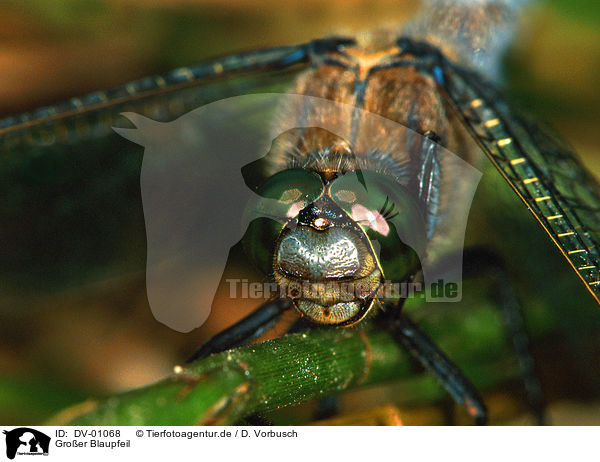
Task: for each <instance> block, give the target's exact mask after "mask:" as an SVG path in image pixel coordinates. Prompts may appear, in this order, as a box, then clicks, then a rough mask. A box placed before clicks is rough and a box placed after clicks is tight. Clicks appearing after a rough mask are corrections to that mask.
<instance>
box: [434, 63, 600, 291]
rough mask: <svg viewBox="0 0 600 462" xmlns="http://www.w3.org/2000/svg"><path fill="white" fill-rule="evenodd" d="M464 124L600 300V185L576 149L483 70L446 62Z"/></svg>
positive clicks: (450, 92) (448, 85) (449, 88)
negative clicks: (507, 95)
mask: <svg viewBox="0 0 600 462" xmlns="http://www.w3.org/2000/svg"><path fill="white" fill-rule="evenodd" d="M441 83H442V86H443V88H445V90H446V92H447V96H448V98H449V100H450V101H451V103H452V104H453V106H454V107H455V108H456V110H457V113H458V115H459V117H460V118H461V119H462V121H463V122H464V125H465V126H466V127H467V129H468V130H469V131H470V132H471V134H472V135H473V137H474V138H475V140H476V141H477V142H478V144H479V145H480V146H481V148H482V149H483V150H484V151H485V153H486V154H487V156H488V157H489V159H490V160H491V161H492V163H493V164H494V166H495V167H496V168H497V169H498V171H499V172H500V173H501V174H502V176H503V177H504V178H505V179H506V181H507V182H508V183H509V184H510V185H511V186H512V188H513V189H514V190H515V192H516V193H517V194H518V195H519V197H520V198H521V199H522V200H523V202H524V203H525V204H526V205H527V208H528V209H529V211H530V212H531V213H532V214H533V215H534V216H535V217H536V218H537V220H538V221H539V222H540V224H541V225H542V226H543V227H544V229H545V230H546V232H547V233H548V235H549V236H550V237H551V238H552V240H553V241H554V243H555V244H556V245H557V246H558V248H559V249H560V250H561V252H562V253H563V255H564V256H565V258H566V259H567V260H568V261H569V263H570V264H571V266H572V267H573V269H574V270H575V271H576V272H577V274H578V275H579V277H580V278H581V279H582V280H583V282H584V283H585V284H586V286H587V288H588V289H589V291H590V292H591V293H592V295H593V296H594V298H595V299H596V301H597V302H599V303H600V253H599V252H600V250H599V247H598V244H599V243H600V213H599V212H600V186H599V184H598V182H597V181H596V179H595V178H594V177H593V176H592V175H591V174H590V172H588V171H587V170H586V169H585V167H584V166H583V165H582V163H581V162H580V160H579V159H578V158H577V155H576V154H575V153H574V152H573V150H572V149H571V148H570V147H569V146H568V145H567V144H566V143H565V142H564V141H562V140H561V139H560V138H558V137H557V136H556V135H554V134H553V133H552V132H551V131H550V130H549V129H548V128H547V127H545V126H542V125H541V124H540V123H537V122H535V121H533V119H532V118H531V117H530V116H527V115H525V114H523V113H522V112H521V111H519V110H517V109H515V108H513V107H511V106H510V105H509V104H508V102H507V101H506V100H505V99H504V98H503V97H502V96H501V95H500V93H499V92H498V91H497V90H496V89H495V88H494V87H493V86H492V85H490V84H488V83H487V82H485V81H484V80H482V78H481V77H480V76H478V75H477V74H475V73H471V72H469V71H465V70H464V69H460V68H457V67H455V66H453V65H451V64H450V63H448V62H447V61H445V62H444V70H443V80H442V82H441Z"/></svg>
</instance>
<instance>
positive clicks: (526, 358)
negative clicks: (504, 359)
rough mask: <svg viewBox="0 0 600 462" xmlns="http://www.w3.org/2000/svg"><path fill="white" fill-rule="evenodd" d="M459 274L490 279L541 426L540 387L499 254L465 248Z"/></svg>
mask: <svg viewBox="0 0 600 462" xmlns="http://www.w3.org/2000/svg"><path fill="white" fill-rule="evenodd" d="M463 276H464V277H465V278H467V277H486V276H487V277H489V278H491V280H492V283H493V285H494V287H493V288H494V291H495V295H496V297H497V300H498V305H499V306H500V307H501V308H502V314H503V316H504V322H505V324H506V327H507V328H508V330H509V333H510V337H511V342H512V346H513V349H514V351H515V354H516V356H517V361H518V362H519V368H520V369H521V373H522V375H523V385H524V387H525V391H526V393H527V401H528V404H529V407H530V409H531V412H532V413H533V415H534V416H535V418H536V420H537V423H538V425H543V424H544V423H545V418H544V414H545V402H544V396H543V393H542V387H541V384H540V381H539V379H538V376H537V374H536V371H535V362H534V360H533V355H532V354H531V348H530V345H529V336H528V334H527V329H526V328H525V321H524V317H523V310H522V307H521V303H520V302H519V298H518V296H517V294H516V291H515V288H514V285H513V283H512V278H511V276H510V274H509V273H508V271H507V269H506V266H505V264H504V261H503V259H502V257H500V256H499V255H497V254H496V253H494V252H492V251H489V250H487V249H483V248H474V249H465V252H464V262H463Z"/></svg>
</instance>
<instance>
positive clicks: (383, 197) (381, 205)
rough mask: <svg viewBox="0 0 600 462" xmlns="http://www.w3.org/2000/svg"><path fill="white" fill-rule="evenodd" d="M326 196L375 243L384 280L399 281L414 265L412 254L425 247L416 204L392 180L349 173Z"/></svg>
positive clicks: (420, 252)
mask: <svg viewBox="0 0 600 462" xmlns="http://www.w3.org/2000/svg"><path fill="white" fill-rule="evenodd" d="M329 194H330V195H331V198H332V199H333V200H334V201H335V202H336V203H337V204H338V205H339V206H340V207H341V208H342V209H344V211H345V212H346V213H347V214H348V215H349V216H350V217H351V218H352V219H353V220H354V221H355V222H356V223H357V224H359V225H360V226H361V227H362V228H363V230H364V231H365V233H366V234H367V236H368V237H369V239H371V240H377V241H379V243H380V244H381V251H380V255H379V262H380V264H381V266H382V268H383V270H384V273H385V276H386V278H389V279H394V280H401V279H402V278H403V277H405V276H406V274H408V273H410V271H412V269H411V268H409V267H410V266H414V265H415V264H418V261H417V262H416V263H415V260H418V258H416V255H415V253H416V254H418V255H422V254H423V251H424V248H425V245H426V233H425V221H424V219H423V214H422V212H421V209H420V207H419V205H418V202H417V201H416V200H415V199H414V198H413V197H412V195H411V194H410V193H409V192H408V191H407V190H406V189H405V188H404V187H403V186H402V185H401V184H399V183H398V182H397V181H396V180H395V179H393V178H391V177H389V176H387V175H383V174H380V173H376V172H370V171H356V172H351V173H347V174H346V175H344V176H342V177H340V178H338V179H336V180H335V181H334V182H333V183H332V185H331V187H330V189H329ZM403 257H404V258H403Z"/></svg>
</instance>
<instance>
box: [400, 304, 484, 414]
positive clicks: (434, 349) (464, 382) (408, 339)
mask: <svg viewBox="0 0 600 462" xmlns="http://www.w3.org/2000/svg"><path fill="white" fill-rule="evenodd" d="M388 326H389V324H388ZM391 332H392V334H393V335H394V337H395V339H396V341H397V342H398V343H399V344H400V345H401V346H402V347H404V348H405V349H406V350H407V351H408V352H409V353H410V354H411V355H412V356H413V357H414V358H415V359H416V360H417V361H418V362H419V363H420V364H421V365H422V366H423V367H424V368H425V369H427V370H428V371H429V372H431V373H432V374H433V375H434V376H435V377H436V378H437V379H438V380H439V381H440V383H441V384H442V386H443V387H444V388H445V389H446V391H448V393H450V395H451V396H452V398H453V399H454V401H456V402H457V403H458V404H459V405H461V406H462V407H464V408H465V409H466V411H467V412H468V413H469V415H470V416H472V417H473V419H475V424H476V425H485V424H486V422H487V410H486V407H485V404H484V403H483V399H482V398H481V395H480V394H479V392H478V391H477V389H476V388H475V386H474V385H473V384H472V383H471V382H470V381H469V379H467V378H466V377H465V376H464V375H463V373H462V372H461V370H460V369H459V368H458V367H457V366H456V365H455V364H454V363H453V362H452V361H451V360H450V358H448V357H447V356H446V355H445V354H444V353H443V352H442V351H441V350H440V349H439V347H438V346H437V345H436V344H435V343H434V342H433V340H432V339H431V338H429V336H427V334H425V332H423V331H422V330H421V328H420V327H419V326H417V324H416V323H415V322H413V321H412V320H411V319H410V318H409V317H408V316H407V315H406V314H402V315H400V316H398V317H395V319H393V321H392V323H391Z"/></svg>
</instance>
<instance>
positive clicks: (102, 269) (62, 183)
mask: <svg viewBox="0 0 600 462" xmlns="http://www.w3.org/2000/svg"><path fill="white" fill-rule="evenodd" d="M319 46H326V43H324V42H314V43H311V44H306V45H301V46H293V47H283V48H274V49H269V50H263V51H256V52H250V53H246V54H240V55H235V56H228V57H225V58H222V59H217V60H214V61H211V62H208V63H205V64H201V65H198V66H196V67H191V68H182V69H178V70H175V71H173V72H171V73H169V74H166V75H164V76H158V77H148V78H145V79H142V80H139V81H136V82H132V83H129V84H127V85H124V86H123V87H120V88H116V89H113V90H109V91H102V92H96V93H93V94H90V95H87V96H84V97H81V98H72V99H71V100H69V101H67V102H65V103H62V104H58V105H56V106H52V107H47V108H43V109H39V110H36V111H34V112H30V113H26V114H23V115H19V116H16V117H10V118H7V119H4V120H2V121H0V196H1V197H2V204H1V205H0V241H1V242H2V243H3V245H2V250H0V277H2V279H3V281H5V283H6V284H5V288H6V291H7V292H8V294H9V295H11V294H14V295H19V296H21V295H22V294H23V293H25V294H28V293H30V290H31V289H35V290H40V289H43V290H45V289H54V288H57V287H65V286H68V285H75V284H80V283H84V282H89V281H92V280H98V279H105V278H107V277H115V276H116V275H118V274H123V273H127V272H132V271H139V270H141V269H143V268H144V263H145V250H146V242H145V232H144V217H143V215H142V206H141V198H140V191H139V189H140V187H139V181H140V169H141V164H142V156H143V148H142V147H141V146H138V145H135V144H134V143H131V142H129V141H127V140H125V139H124V138H122V137H121V136H119V135H118V134H116V133H115V132H114V131H113V130H112V127H113V126H121V127H132V125H131V123H130V122H129V121H127V120H126V119H125V118H124V117H122V116H120V115H119V114H120V113H123V112H135V113H136V114H140V115H143V116H146V117H149V118H151V119H153V120H158V121H170V120H173V119H175V118H177V117H179V116H180V115H182V114H184V113H186V112H189V111H190V110H192V109H194V108H197V107H199V106H202V105H205V104H207V103H209V102H211V101H216V100H220V99H223V98H227V97H230V96H233V95H239V94H247V93H254V92H265V91H277V90H278V89H280V88H281V89H283V88H286V87H287V86H288V85H289V82H290V81H291V80H292V79H293V78H294V76H295V75H296V73H297V72H298V71H299V70H300V69H302V68H303V67H304V66H305V65H306V64H307V62H308V56H309V54H310V53H311V52H313V51H314V49H315V48H318V47H319ZM217 155H218V153H215V156H217ZM212 160H213V159H211V158H210V157H207V158H206V159H205V167H204V168H205V169H206V170H207V171H209V169H210V168H211V165H213V162H212Z"/></svg>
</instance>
